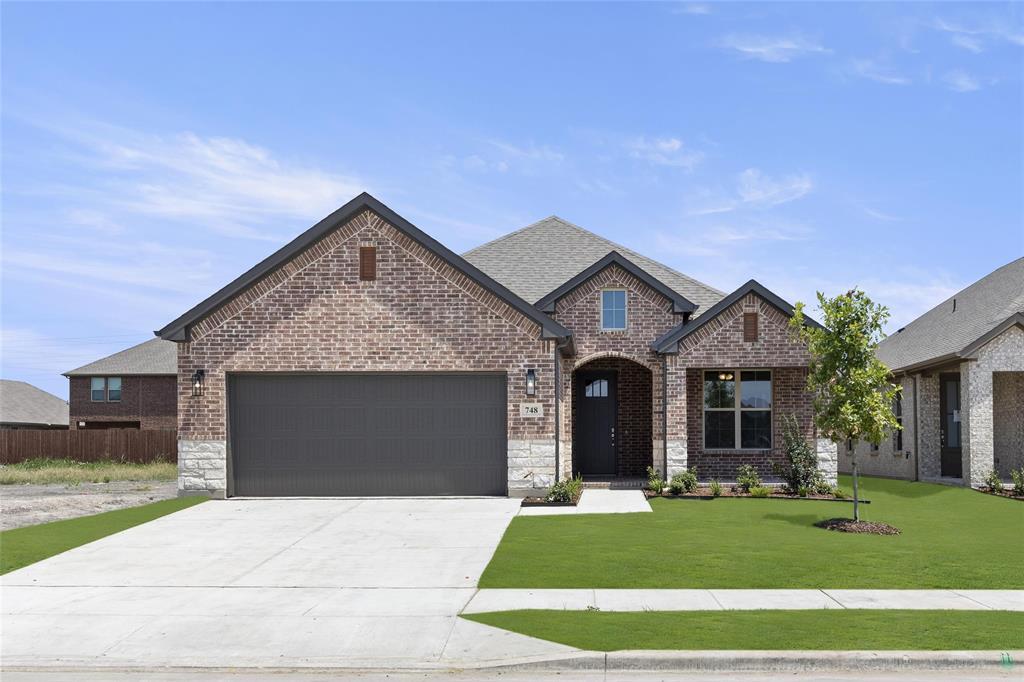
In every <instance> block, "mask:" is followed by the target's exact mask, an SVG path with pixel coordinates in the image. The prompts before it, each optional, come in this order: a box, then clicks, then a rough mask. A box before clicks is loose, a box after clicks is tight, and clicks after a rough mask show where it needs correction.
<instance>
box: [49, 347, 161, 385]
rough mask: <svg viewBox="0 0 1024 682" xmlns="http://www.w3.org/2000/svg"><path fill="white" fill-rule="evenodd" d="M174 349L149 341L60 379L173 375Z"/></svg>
mask: <svg viewBox="0 0 1024 682" xmlns="http://www.w3.org/2000/svg"><path fill="white" fill-rule="evenodd" d="M177 373H178V347H177V346H176V345H175V344H174V343H171V342H170V341H164V340H163V339H150V340H149V341H143V342H142V343H140V344H138V345H135V346H132V347H131V348H125V349H124V350H122V351H118V352H116V353H114V354H113V355H108V356H107V357H105V358H100V359H99V360H96V361H95V362H90V363H89V364H87V365H82V366H81V367H78V368H76V369H71V370H68V371H67V372H64V376H66V377H73V376H94V375H98V374H113V375H132V374H177Z"/></svg>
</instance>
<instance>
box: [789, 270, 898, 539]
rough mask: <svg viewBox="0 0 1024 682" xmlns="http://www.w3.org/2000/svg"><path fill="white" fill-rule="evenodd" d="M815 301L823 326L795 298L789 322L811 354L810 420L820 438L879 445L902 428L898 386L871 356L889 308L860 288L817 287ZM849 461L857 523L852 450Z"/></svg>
mask: <svg viewBox="0 0 1024 682" xmlns="http://www.w3.org/2000/svg"><path fill="white" fill-rule="evenodd" d="M818 305H819V307H820V308H821V311H822V313H824V316H825V319H824V323H825V326H824V327H819V326H817V325H814V324H811V323H810V322H809V321H808V320H807V319H806V317H805V316H804V304H803V303H799V302H798V303H797V304H796V309H795V311H794V313H793V317H792V318H791V319H790V321H789V322H790V327H791V329H792V331H793V334H794V335H795V336H796V337H797V338H799V339H801V340H802V341H803V342H804V343H806V344H807V350H808V351H809V352H810V355H811V361H810V366H809V368H808V374H807V389H808V390H809V391H810V392H811V393H813V394H814V422H815V424H816V425H817V426H818V431H819V433H820V434H821V436H822V437H824V438H828V439H830V440H832V441H834V442H836V443H843V442H846V441H858V440H865V441H867V442H869V443H871V444H873V445H878V444H880V443H881V442H882V439H883V438H885V437H886V433H887V432H890V431H892V430H894V429H898V428H901V427H900V425H899V424H898V423H897V422H896V417H895V416H894V415H893V412H892V404H893V400H894V399H895V397H896V395H897V394H898V392H899V390H900V389H899V387H898V386H896V385H894V384H893V383H892V382H891V381H890V379H889V376H890V373H889V368H888V367H886V366H885V365H884V364H883V363H882V362H881V361H880V360H879V359H878V358H877V357H876V356H875V349H876V348H878V344H879V342H880V341H881V340H882V339H883V338H884V337H885V334H884V333H883V332H882V326H883V325H884V324H885V322H886V320H888V319H889V311H888V309H887V308H886V307H885V306H882V305H878V304H876V303H873V302H872V301H871V299H870V298H868V296H867V294H865V293H864V292H863V291H860V290H859V289H851V290H850V291H847V292H846V293H845V294H840V295H839V296H836V297H835V298H827V297H826V296H825V295H824V294H822V293H821V292H818ZM850 463H851V468H852V473H853V520H854V522H858V521H860V505H859V497H858V489H857V456H856V451H854V453H853V454H852V455H851V462H850Z"/></svg>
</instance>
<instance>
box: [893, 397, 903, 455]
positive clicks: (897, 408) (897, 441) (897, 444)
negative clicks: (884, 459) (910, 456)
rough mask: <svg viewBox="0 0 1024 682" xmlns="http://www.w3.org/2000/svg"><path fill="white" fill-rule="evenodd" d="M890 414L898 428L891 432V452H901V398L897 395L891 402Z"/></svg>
mask: <svg viewBox="0 0 1024 682" xmlns="http://www.w3.org/2000/svg"><path fill="white" fill-rule="evenodd" d="M892 413H893V416H894V417H896V423H897V424H898V425H899V428H898V429H896V430H895V431H893V432H892V449H893V452H903V398H902V397H901V396H900V394H899V393H897V394H896V397H895V398H893V401H892Z"/></svg>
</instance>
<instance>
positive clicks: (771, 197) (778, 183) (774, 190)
mask: <svg viewBox="0 0 1024 682" xmlns="http://www.w3.org/2000/svg"><path fill="white" fill-rule="evenodd" d="M737 185H738V186H737V192H738V193H739V196H740V199H741V200H742V201H743V202H744V203H748V204H756V205H760V206H775V205H777V204H785V203H787V202H790V201H795V200H796V199H799V198H800V197H803V196H805V195H806V194H807V193H808V192H810V191H811V190H812V189H813V188H814V183H813V182H812V181H811V177H810V176H809V175H807V174H806V173H801V174H798V175H787V176H784V177H781V178H778V179H774V178H771V177H769V176H767V175H764V174H762V173H761V171H760V170H758V169H757V168H748V169H746V170H745V171H743V172H742V173H740V175H739V180H738V183H737Z"/></svg>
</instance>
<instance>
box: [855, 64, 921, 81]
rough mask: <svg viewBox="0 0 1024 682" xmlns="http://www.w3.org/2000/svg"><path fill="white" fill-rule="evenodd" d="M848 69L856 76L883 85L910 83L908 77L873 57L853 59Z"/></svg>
mask: <svg viewBox="0 0 1024 682" xmlns="http://www.w3.org/2000/svg"><path fill="white" fill-rule="evenodd" d="M850 70H851V72H852V73H853V74H854V75H856V76H860V77H861V78H867V79H868V80H872V81H875V82H877V83H884V84H885V85H910V82H911V81H910V78H908V77H906V76H904V75H902V74H899V73H897V72H896V71H894V70H893V69H892V68H891V67H888V66H883V65H881V64H879V63H878V62H876V61H875V60H873V59H854V60H853V61H852V62H851V63H850Z"/></svg>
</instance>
